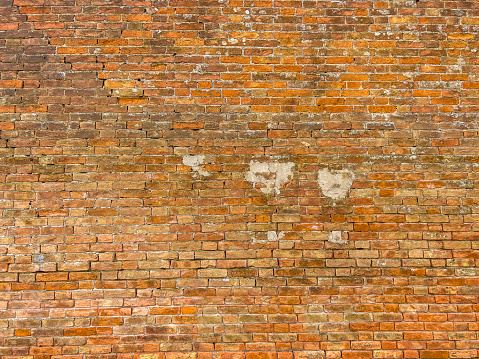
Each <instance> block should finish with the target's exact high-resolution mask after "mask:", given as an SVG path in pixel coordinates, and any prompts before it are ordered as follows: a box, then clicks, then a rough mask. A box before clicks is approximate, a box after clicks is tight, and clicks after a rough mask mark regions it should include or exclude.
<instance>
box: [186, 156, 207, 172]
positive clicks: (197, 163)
mask: <svg viewBox="0 0 479 359" xmlns="http://www.w3.org/2000/svg"><path fill="white" fill-rule="evenodd" d="M204 162H205V156H204V155H196V156H183V164H184V165H185V166H188V167H191V168H192V169H193V171H196V172H198V173H199V174H200V175H202V176H210V175H211V173H209V172H208V171H205V170H204V169H202V168H201V165H202V164H203V163H204Z"/></svg>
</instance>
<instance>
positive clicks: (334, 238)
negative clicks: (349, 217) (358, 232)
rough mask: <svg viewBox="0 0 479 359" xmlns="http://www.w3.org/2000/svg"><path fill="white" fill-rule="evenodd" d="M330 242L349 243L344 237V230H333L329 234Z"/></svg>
mask: <svg viewBox="0 0 479 359" xmlns="http://www.w3.org/2000/svg"><path fill="white" fill-rule="evenodd" d="M328 242H331V243H334V244H346V243H348V241H347V239H344V238H343V232H341V231H332V232H331V233H330V234H329V237H328Z"/></svg>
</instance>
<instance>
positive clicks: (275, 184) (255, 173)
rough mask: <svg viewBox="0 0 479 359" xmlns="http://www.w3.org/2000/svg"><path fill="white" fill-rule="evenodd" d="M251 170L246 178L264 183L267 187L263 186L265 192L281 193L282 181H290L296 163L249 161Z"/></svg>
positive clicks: (262, 189)
mask: <svg viewBox="0 0 479 359" xmlns="http://www.w3.org/2000/svg"><path fill="white" fill-rule="evenodd" d="M249 167H250V170H249V171H248V172H247V173H246V180H248V181H250V182H253V184H256V183H262V184H264V185H265V186H266V187H263V188H261V192H263V193H265V194H270V193H273V191H274V192H275V193H276V194H279V192H280V189H279V188H280V186H281V183H284V182H288V180H289V179H290V178H291V177H292V176H293V167H294V163H292V162H285V163H280V162H257V161H251V162H250V163H249Z"/></svg>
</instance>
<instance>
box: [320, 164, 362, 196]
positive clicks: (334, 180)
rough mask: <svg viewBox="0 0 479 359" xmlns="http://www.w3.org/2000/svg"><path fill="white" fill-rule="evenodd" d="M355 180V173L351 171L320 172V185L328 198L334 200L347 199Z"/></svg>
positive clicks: (323, 170) (324, 170) (324, 169)
mask: <svg viewBox="0 0 479 359" xmlns="http://www.w3.org/2000/svg"><path fill="white" fill-rule="evenodd" d="M354 179H355V175H354V173H353V172H351V171H349V170H342V171H334V170H333V171H328V169H326V168H323V169H322V170H319V172H318V184H319V187H321V191H323V194H324V195H325V196H326V197H330V198H332V199H334V200H336V199H341V198H344V197H346V194H347V193H348V191H349V190H350V188H351V185H352V184H353V182H354Z"/></svg>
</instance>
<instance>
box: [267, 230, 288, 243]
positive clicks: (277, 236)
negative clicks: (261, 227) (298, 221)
mask: <svg viewBox="0 0 479 359" xmlns="http://www.w3.org/2000/svg"><path fill="white" fill-rule="evenodd" d="M283 237H284V232H279V233H276V232H275V231H268V233H267V238H268V242H274V241H279V240H280V239H281V238H283Z"/></svg>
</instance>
